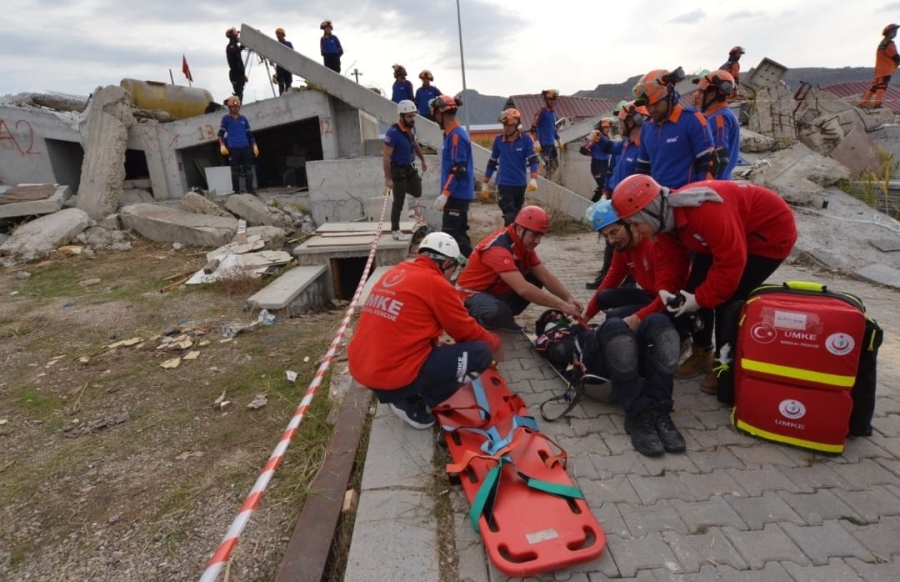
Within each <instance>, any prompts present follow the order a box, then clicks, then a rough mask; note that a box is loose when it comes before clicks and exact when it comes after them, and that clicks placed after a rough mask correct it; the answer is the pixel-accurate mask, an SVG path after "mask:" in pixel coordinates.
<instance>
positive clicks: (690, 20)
mask: <svg viewBox="0 0 900 582" xmlns="http://www.w3.org/2000/svg"><path fill="white" fill-rule="evenodd" d="M704 18H706V12H704V11H703V9H702V8H698V9H696V10H693V11H691V12H687V13H685V14H681V15H679V16H676V17H675V18H673V19H672V20H670V21H669V22H673V23H675V24H694V23H697V22H700V21H701V20H703V19H704Z"/></svg>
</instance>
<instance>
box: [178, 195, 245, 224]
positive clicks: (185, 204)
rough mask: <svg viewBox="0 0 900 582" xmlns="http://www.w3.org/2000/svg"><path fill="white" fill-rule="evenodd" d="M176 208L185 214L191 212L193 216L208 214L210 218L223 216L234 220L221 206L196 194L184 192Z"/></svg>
mask: <svg viewBox="0 0 900 582" xmlns="http://www.w3.org/2000/svg"><path fill="white" fill-rule="evenodd" d="M178 208H180V209H181V210H184V211H185V212H193V213H194V214H208V215H210V216H224V217H225V218H234V217H233V216H232V215H231V213H230V212H228V211H227V210H224V209H223V208H222V207H221V206H219V205H218V204H216V203H215V202H213V201H212V200H210V199H209V198H207V197H206V196H203V195H202V194H197V193H196V192H185V193H184V196H182V197H181V200H179V201H178Z"/></svg>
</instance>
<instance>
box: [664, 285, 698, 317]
mask: <svg viewBox="0 0 900 582" xmlns="http://www.w3.org/2000/svg"><path fill="white" fill-rule="evenodd" d="M664 293H665V296H664V295H663V294H664ZM664 297H666V298H664ZM659 298H660V299H662V300H663V301H664V302H665V303H666V310H667V311H668V312H669V313H671V314H672V315H674V316H675V317H679V316H681V315H684V314H685V313H693V312H695V311H697V310H698V309H700V306H699V305H698V304H697V299H696V298H695V297H694V294H693V293H688V292H687V291H685V290H684V289H682V290H681V291H679V292H678V295H672V294H671V293H669V292H668V291H665V290H661V291H660V292H659Z"/></svg>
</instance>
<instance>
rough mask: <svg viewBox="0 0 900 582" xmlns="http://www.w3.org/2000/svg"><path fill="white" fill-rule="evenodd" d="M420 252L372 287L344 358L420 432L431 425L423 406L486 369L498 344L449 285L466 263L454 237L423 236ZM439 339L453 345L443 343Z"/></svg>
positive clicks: (355, 373)
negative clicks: (449, 340)
mask: <svg viewBox="0 0 900 582" xmlns="http://www.w3.org/2000/svg"><path fill="white" fill-rule="evenodd" d="M418 250H419V253H418V256H417V257H416V259H415V260H414V261H404V262H402V263H400V264H399V265H397V266H395V267H393V268H391V269H390V270H389V271H387V272H386V273H385V274H384V276H382V277H381V279H379V281H378V282H377V283H376V284H375V286H374V287H373V288H372V291H371V293H370V294H369V297H368V298H367V299H366V301H365V304H364V305H363V306H362V308H361V309H360V316H359V321H358V322H357V324H356V331H355V332H354V333H353V337H352V338H351V339H350V343H349V345H348V346H347V358H348V364H349V367H350V373H351V374H352V375H353V377H354V378H355V379H356V380H357V381H358V382H359V383H360V384H362V385H363V386H366V387H367V388H369V389H370V390H372V391H373V392H374V393H375V394H376V395H377V396H378V400H379V401H381V402H385V403H387V404H388V405H389V406H390V408H391V410H392V411H393V412H394V414H396V415H397V416H399V417H400V418H401V419H402V420H403V421H404V422H406V423H407V424H409V425H410V426H412V427H414V428H418V429H426V428H430V427H431V426H433V425H434V416H433V415H432V414H431V412H430V411H429V410H428V408H434V407H435V406H437V405H438V404H440V403H441V402H443V401H444V400H446V399H448V398H450V397H451V396H453V394H454V393H456V391H457V390H459V388H461V387H462V386H463V385H465V384H467V383H469V382H471V381H473V380H474V379H475V378H477V377H478V376H479V375H480V374H481V373H482V372H484V371H485V370H487V369H488V367H489V366H490V365H491V363H492V361H493V360H494V359H495V358H497V356H498V353H499V349H500V338H499V337H497V336H496V335H495V334H493V333H490V332H488V331H486V330H485V329H484V328H482V327H481V326H479V325H478V324H477V323H476V322H475V320H474V319H472V317H471V316H470V315H469V314H468V313H467V312H466V310H465V308H464V307H463V306H462V303H460V301H459V295H458V294H457V292H456V290H455V289H454V288H453V285H451V284H450V278H451V276H452V275H453V273H454V272H455V271H456V269H457V267H458V266H459V265H461V264H463V263H464V262H465V257H463V256H462V255H461V254H460V252H459V245H457V244H456V241H455V240H453V237H451V236H450V235H448V234H446V233H442V232H432V233H429V234H427V235H426V236H425V238H424V239H422V243H421V244H420V245H419V249H418ZM444 333H446V334H447V335H449V336H450V337H451V338H453V340H454V341H455V342H456V343H454V344H451V345H447V344H443V343H441V341H440V340H441V336H442V335H443V334H444ZM385 338H390V341H385Z"/></svg>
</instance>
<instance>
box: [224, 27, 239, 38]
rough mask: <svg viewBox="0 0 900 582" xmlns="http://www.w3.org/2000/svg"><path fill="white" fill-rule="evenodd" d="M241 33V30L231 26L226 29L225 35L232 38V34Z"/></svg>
mask: <svg viewBox="0 0 900 582" xmlns="http://www.w3.org/2000/svg"><path fill="white" fill-rule="evenodd" d="M240 33H241V31H240V30H238V29H236V28H234V27H232V28H229V29H228V30H226V31H225V37H226V38H231V37H232V36H237V35H239V34H240Z"/></svg>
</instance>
